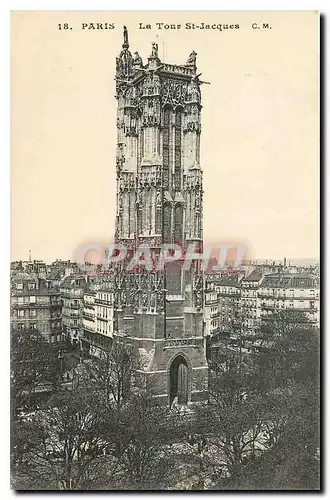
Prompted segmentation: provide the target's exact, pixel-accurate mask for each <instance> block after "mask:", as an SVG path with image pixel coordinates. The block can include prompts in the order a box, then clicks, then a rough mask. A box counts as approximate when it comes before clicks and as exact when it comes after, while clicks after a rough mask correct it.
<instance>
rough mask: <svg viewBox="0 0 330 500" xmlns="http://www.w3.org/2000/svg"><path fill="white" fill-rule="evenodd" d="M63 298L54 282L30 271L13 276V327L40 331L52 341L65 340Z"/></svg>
mask: <svg viewBox="0 0 330 500" xmlns="http://www.w3.org/2000/svg"><path fill="white" fill-rule="evenodd" d="M61 312H62V301H61V295H60V291H59V290H58V289H56V288H53V287H52V284H51V282H49V281H47V280H45V279H42V278H36V277H35V276H32V275H31V274H29V273H26V272H18V273H14V274H13V275H12V277H11V327H12V329H14V330H24V331H38V332H39V333H40V334H41V335H43V336H44V337H45V338H46V339H47V341H48V342H51V343H58V342H61V341H62V314H61Z"/></svg>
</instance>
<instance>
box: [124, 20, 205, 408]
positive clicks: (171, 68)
mask: <svg viewBox="0 0 330 500" xmlns="http://www.w3.org/2000/svg"><path fill="white" fill-rule="evenodd" d="M196 55H197V54H196V53H195V52H192V53H191V54H190V56H189V58H188V60H187V62H186V63H185V64H183V65H172V64H167V63H165V62H162V61H161V60H160V58H159V54H158V45H157V44H156V43H153V44H152V50H151V54H150V56H149V57H148V61H147V63H146V64H143V61H142V59H141V57H140V56H139V54H138V53H137V52H135V53H134V56H132V54H131V52H130V50H129V41H128V32H127V29H126V27H124V41H123V45H122V50H121V52H120V54H119V57H117V61H116V98H117V103H118V108H117V109H118V112H117V113H118V114H117V129H118V137H117V160H116V168H117V213H116V229H115V242H116V243H117V245H123V246H125V247H126V248H128V249H129V251H130V252H131V255H132V254H133V253H134V252H135V255H136V251H137V249H141V248H145V249H146V253H148V251H149V249H150V255H151V256H152V259H153V262H154V265H153V266H152V267H150V266H149V267H148V266H144V267H143V266H141V265H139V262H137V263H136V265H135V267H132V262H133V261H132V260H131V261H130V264H127V263H123V264H122V265H121V267H117V268H116V278H115V335H116V336H117V337H122V336H126V337H128V338H129V339H130V341H131V342H132V343H133V344H134V346H135V348H136V351H137V353H138V355H139V359H140V366H139V369H138V373H139V377H138V378H139V380H140V383H141V384H147V385H148V387H149V388H150V389H151V390H152V391H154V393H155V394H156V395H157V396H158V397H161V398H163V399H164V400H165V401H166V402H168V404H172V402H173V401H174V400H176V401H177V402H178V403H179V404H180V403H181V404H185V403H189V402H190V401H197V400H203V399H206V398H207V394H208V393H207V380H208V368H207V362H206V357H205V338H204V335H203V300H204V299H203V289H204V285H203V283H204V279H203V273H202V269H201V262H200V260H194V261H193V262H192V264H191V266H190V267H189V264H184V259H182V260H180V261H173V262H166V263H165V266H161V265H159V264H160V261H161V256H162V255H163V252H164V246H163V245H164V244H168V245H173V244H175V245H179V246H180V247H181V248H182V249H183V252H184V251H185V249H187V247H189V246H190V249H191V248H193V247H194V248H195V250H196V251H199V252H201V251H202V242H203V232H202V231H203V229H202V216H203V212H202V199H203V188H202V170H201V167H200V155H199V152H200V134H201V119H200V116H201V108H202V106H201V92H200V85H201V83H202V82H201V81H200V80H199V76H200V75H197V74H196ZM169 252H171V251H169ZM144 257H146V254H144Z"/></svg>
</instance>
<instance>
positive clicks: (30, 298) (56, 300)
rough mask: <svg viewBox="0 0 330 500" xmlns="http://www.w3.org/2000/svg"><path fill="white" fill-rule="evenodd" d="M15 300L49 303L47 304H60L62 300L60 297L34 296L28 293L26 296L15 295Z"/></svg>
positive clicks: (18, 302)
mask: <svg viewBox="0 0 330 500" xmlns="http://www.w3.org/2000/svg"><path fill="white" fill-rule="evenodd" d="M15 302H16V303H17V304H49V305H58V306H60V305H61V304H62V300H61V299H60V298H52V299H51V298H50V297H49V296H47V295H45V296H40V297H36V296H35V295H29V296H28V297H15Z"/></svg>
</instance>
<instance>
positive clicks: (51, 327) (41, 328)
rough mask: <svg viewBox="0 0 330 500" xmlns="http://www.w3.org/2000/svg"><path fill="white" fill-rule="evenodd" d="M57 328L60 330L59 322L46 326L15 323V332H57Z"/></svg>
mask: <svg viewBox="0 0 330 500" xmlns="http://www.w3.org/2000/svg"><path fill="white" fill-rule="evenodd" d="M58 328H61V322H60V321H57V322H54V323H48V324H37V323H31V322H30V323H28V324H25V323H17V330H20V331H22V330H38V331H39V332H40V333H43V332H46V333H47V332H49V331H52V330H58Z"/></svg>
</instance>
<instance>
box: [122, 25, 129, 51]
mask: <svg viewBox="0 0 330 500" xmlns="http://www.w3.org/2000/svg"><path fill="white" fill-rule="evenodd" d="M123 35H124V43H123V49H128V47H129V43H128V31H127V28H126V26H124V32H123Z"/></svg>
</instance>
